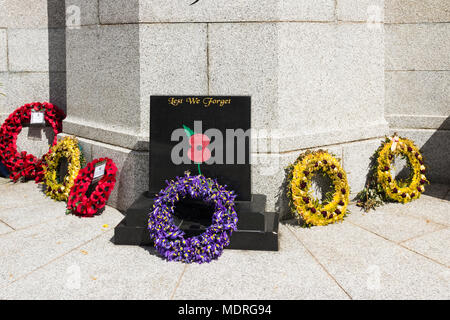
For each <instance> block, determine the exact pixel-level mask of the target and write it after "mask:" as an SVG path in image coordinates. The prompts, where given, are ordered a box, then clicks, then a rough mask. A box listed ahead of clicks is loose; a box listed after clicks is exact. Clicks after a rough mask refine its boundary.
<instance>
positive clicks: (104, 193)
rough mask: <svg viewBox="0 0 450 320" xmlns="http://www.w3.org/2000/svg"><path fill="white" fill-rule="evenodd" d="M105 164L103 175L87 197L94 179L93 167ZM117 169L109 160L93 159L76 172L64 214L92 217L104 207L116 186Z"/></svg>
mask: <svg viewBox="0 0 450 320" xmlns="http://www.w3.org/2000/svg"><path fill="white" fill-rule="evenodd" d="M101 162H105V163H106V165H105V174H104V175H103V177H102V178H101V179H100V180H99V181H98V183H97V185H96V187H95V189H94V191H92V193H91V194H90V195H89V196H88V195H87V193H88V190H89V187H90V186H91V184H92V181H93V179H94V171H95V165H96V164H98V163H101ZM116 174H117V167H116V165H115V164H114V162H113V161H112V160H111V159H109V158H100V159H95V160H93V161H92V162H90V163H88V164H87V165H86V167H84V168H83V169H81V170H80V171H79V172H78V176H77V178H76V179H75V182H74V185H73V187H72V189H71V190H70V194H69V200H68V202H67V211H66V213H67V214H68V213H73V214H76V215H79V216H82V217H92V216H93V215H95V214H97V213H98V212H99V210H101V209H103V208H104V207H105V206H106V203H107V201H108V199H109V196H110V195H111V192H112V191H113V189H114V186H115V184H116Z"/></svg>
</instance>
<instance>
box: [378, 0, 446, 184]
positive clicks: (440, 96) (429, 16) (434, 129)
mask: <svg viewBox="0 0 450 320" xmlns="http://www.w3.org/2000/svg"><path fill="white" fill-rule="evenodd" d="M385 3H386V5H385V7H386V15H385V30H386V40H385V41H386V66H385V69H386V83H385V85H386V106H385V108H386V111H385V112H386V119H387V120H388V122H389V125H390V127H391V131H392V132H398V133H399V134H400V135H403V136H407V137H409V138H411V139H413V140H414V141H415V142H416V143H417V144H418V146H420V147H421V151H422V152H423V154H424V156H425V157H426V160H427V164H428V165H429V169H430V170H429V176H430V179H431V181H432V182H438V183H446V184H449V183H450V118H449V117H450V24H449V22H450V2H449V1H448V0H421V1H408V0H385Z"/></svg>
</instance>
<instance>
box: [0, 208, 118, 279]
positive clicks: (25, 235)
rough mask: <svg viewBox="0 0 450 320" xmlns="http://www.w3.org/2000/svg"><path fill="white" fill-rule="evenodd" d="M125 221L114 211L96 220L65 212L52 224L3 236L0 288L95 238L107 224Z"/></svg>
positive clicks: (1, 236)
mask: <svg viewBox="0 0 450 320" xmlns="http://www.w3.org/2000/svg"><path fill="white" fill-rule="evenodd" d="M122 218H123V216H122V214H121V213H120V212H118V211H117V210H115V209H112V208H107V209H106V210H105V211H104V212H103V214H102V215H100V216H97V217H95V218H79V217H76V216H73V215H68V216H64V213H62V216H61V218H59V219H56V220H52V221H50V222H48V223H43V224H39V225H37V226H33V227H30V228H26V229H22V230H19V231H16V232H12V233H8V234H3V235H0V265H1V268H0V287H2V286H4V285H6V284H8V283H10V282H11V281H14V280H16V279H18V278H20V277H22V276H24V275H26V274H27V273H29V272H32V271H34V270H36V269H37V268H39V267H42V266H43V265H45V264H48V263H50V262H51V261H52V260H54V259H56V258H58V257H59V256H61V255H63V254H66V253H67V252H69V251H70V250H73V249H74V248H77V247H78V246H80V245H83V243H85V242H86V241H90V240H92V239H94V238H95V237H97V236H99V235H101V234H102V233H103V232H105V231H104V230H103V227H102V226H103V225H105V224H108V225H110V226H115V225H117V224H118V223H119V222H120V220H121V219H122Z"/></svg>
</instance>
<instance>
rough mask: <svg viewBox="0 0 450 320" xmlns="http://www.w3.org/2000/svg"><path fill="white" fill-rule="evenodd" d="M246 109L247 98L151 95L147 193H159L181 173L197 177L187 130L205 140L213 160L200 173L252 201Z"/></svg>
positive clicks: (241, 197)
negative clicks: (200, 135)
mask: <svg viewBox="0 0 450 320" xmlns="http://www.w3.org/2000/svg"><path fill="white" fill-rule="evenodd" d="M250 105H251V101H250V97H240V96H234V97H224V96H152V97H151V98H150V189H149V190H150V191H151V192H158V191H159V190H160V189H162V188H164V187H165V186H166V182H165V181H166V180H170V179H173V178H175V177H176V176H182V175H183V174H184V172H185V171H190V172H191V173H192V174H199V165H198V164H199V163H198V162H195V161H192V160H191V159H190V158H189V156H188V153H189V152H190V151H191V148H192V145H191V144H190V143H189V138H190V137H189V134H190V133H189V130H191V134H192V133H193V134H203V135H205V136H206V137H207V138H208V139H209V143H208V145H207V146H205V148H208V149H209V150H210V153H211V157H210V158H209V159H208V160H207V161H202V162H201V163H200V172H201V173H202V174H203V175H205V176H206V177H211V178H217V180H218V182H219V183H220V184H222V185H227V186H228V188H229V189H230V190H234V191H235V192H236V194H237V195H238V199H239V200H250V197H251V188H250V186H251V182H250V145H251V143H250V125H251V124H250V116H251V110H250ZM194 147H195V146H194ZM197 148H201V147H199V146H197ZM194 160H195V158H194ZM180 161H181V163H180Z"/></svg>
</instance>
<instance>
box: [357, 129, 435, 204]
mask: <svg viewBox="0 0 450 320" xmlns="http://www.w3.org/2000/svg"><path fill="white" fill-rule="evenodd" d="M396 158H403V159H404V160H406V165H407V167H408V168H409V175H408V177H406V178H404V179H396V178H395V177H393V176H392V173H391V170H392V168H393V167H394V164H395V159H396ZM425 172H426V167H425V163H424V159H423V156H422V154H421V153H420V151H419V148H417V146H416V145H415V144H414V142H412V141H411V140H409V139H407V138H402V137H399V136H397V134H394V136H392V137H389V138H388V137H386V139H385V140H384V141H383V143H382V144H381V146H380V147H379V148H378V149H377V151H376V152H375V154H374V156H373V157H372V165H371V169H370V172H369V176H368V182H367V184H366V187H365V188H364V190H362V191H361V192H360V193H359V194H358V196H357V198H358V203H357V205H358V206H360V207H362V208H364V209H365V211H369V210H370V209H373V208H375V207H377V206H379V205H381V204H382V203H383V202H387V201H393V202H400V203H407V202H410V201H412V200H414V199H417V198H419V197H420V195H421V194H422V193H423V192H424V191H425V184H428V183H429V181H428V179H427V178H426V176H425Z"/></svg>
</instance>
